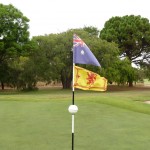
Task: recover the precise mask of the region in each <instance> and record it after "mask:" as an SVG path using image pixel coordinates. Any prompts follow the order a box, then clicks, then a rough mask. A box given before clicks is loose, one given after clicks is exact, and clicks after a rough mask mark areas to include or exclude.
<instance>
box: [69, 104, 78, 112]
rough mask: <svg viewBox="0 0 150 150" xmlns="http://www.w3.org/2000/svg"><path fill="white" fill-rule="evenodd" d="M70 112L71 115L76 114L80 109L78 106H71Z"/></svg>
mask: <svg viewBox="0 0 150 150" xmlns="http://www.w3.org/2000/svg"><path fill="white" fill-rule="evenodd" d="M68 111H69V112H70V113H71V114H75V113H76V112H77V111H78V107H77V106H76V105H70V106H69V108H68Z"/></svg>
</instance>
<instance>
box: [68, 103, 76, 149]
mask: <svg viewBox="0 0 150 150" xmlns="http://www.w3.org/2000/svg"><path fill="white" fill-rule="evenodd" d="M68 110H69V112H70V113H71V114H72V150H74V114H75V113H76V112H77V111H78V107H77V106H76V105H70V106H69V108H68Z"/></svg>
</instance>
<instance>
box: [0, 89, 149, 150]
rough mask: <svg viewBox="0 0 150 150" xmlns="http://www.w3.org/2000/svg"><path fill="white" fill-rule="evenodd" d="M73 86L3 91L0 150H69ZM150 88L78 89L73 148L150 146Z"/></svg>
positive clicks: (142, 149) (118, 149) (101, 149)
mask: <svg viewBox="0 0 150 150" xmlns="http://www.w3.org/2000/svg"><path fill="white" fill-rule="evenodd" d="M71 99H72V93H71V90H61V89H49V90H40V91H35V92H27V93H24V92H21V93H19V92H0V150H59V149H61V150H71V115H70V114H69V112H68V107H69V105H70V104H71ZM145 100H150V90H145V91H142V90H138V91H135V90H134V91H118V92H116V91H113V92H109V91H107V92H89V91H88V92H86V91H79V90H78V91H76V92H75V104H76V105H77V106H78V108H79V111H78V113H77V114H76V115H75V150H85V149H86V150H149V148H150V142H149V139H150V105H148V104H144V103H143V101H145Z"/></svg>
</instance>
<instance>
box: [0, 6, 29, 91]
mask: <svg viewBox="0 0 150 150" xmlns="http://www.w3.org/2000/svg"><path fill="white" fill-rule="evenodd" d="M28 22H29V19H28V18H27V17H25V16H24V15H23V14H22V12H21V11H20V10H18V9H17V8H15V7H14V6H13V5H11V4H10V5H3V4H0V72H3V73H1V74H0V82H1V85H2V88H4V83H6V79H7V75H8V74H7V72H6V70H5V69H4V66H6V67H7V68H8V70H9V64H10V63H11V62H12V61H13V60H15V59H16V58H18V57H19V56H20V55H22V54H25V51H24V50H25V49H24V48H25V44H26V43H27V42H28V41H29V32H28V28H29V25H28Z"/></svg>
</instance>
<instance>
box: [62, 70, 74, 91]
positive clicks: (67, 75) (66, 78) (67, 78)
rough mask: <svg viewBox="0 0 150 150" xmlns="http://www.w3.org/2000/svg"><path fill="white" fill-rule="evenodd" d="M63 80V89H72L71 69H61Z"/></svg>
mask: <svg viewBox="0 0 150 150" xmlns="http://www.w3.org/2000/svg"><path fill="white" fill-rule="evenodd" d="M61 82H62V85H63V89H70V88H71V82H72V73H71V70H67V69H66V70H65V69H64V70H62V71H61Z"/></svg>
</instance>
